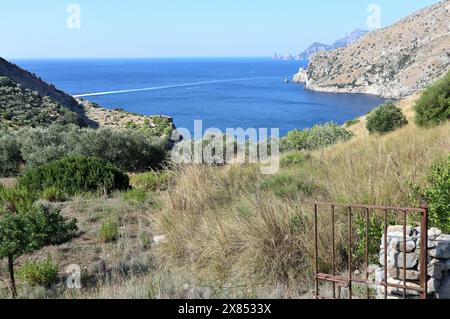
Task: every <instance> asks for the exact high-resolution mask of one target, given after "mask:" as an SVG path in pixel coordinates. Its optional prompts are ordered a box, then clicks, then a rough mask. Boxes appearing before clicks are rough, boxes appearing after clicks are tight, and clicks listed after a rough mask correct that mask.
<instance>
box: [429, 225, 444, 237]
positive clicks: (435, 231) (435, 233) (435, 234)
mask: <svg viewBox="0 0 450 319" xmlns="http://www.w3.org/2000/svg"><path fill="white" fill-rule="evenodd" d="M440 235H442V230H440V229H439V228H436V227H433V228H430V229H429V230H428V238H429V239H431V240H434V239H436V238H438V237H439V236H440Z"/></svg>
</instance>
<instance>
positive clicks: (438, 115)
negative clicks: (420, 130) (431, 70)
mask: <svg viewBox="0 0 450 319" xmlns="http://www.w3.org/2000/svg"><path fill="white" fill-rule="evenodd" d="M415 110H416V123H417V125H419V126H422V127H430V126H436V125H439V124H441V123H443V122H445V121H448V120H449V119H450V72H448V73H447V74H446V75H445V77H444V78H443V79H441V80H439V81H437V82H436V83H434V84H432V85H431V86H429V87H428V88H427V89H426V90H425V91H424V93H423V94H422V96H421V97H420V99H419V100H418V101H417V103H416V106H415Z"/></svg>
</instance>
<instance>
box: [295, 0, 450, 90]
mask: <svg viewBox="0 0 450 319" xmlns="http://www.w3.org/2000/svg"><path fill="white" fill-rule="evenodd" d="M449 69H450V0H445V1H442V2H440V3H438V4H435V5H433V6H430V7H427V8H425V9H422V10H420V11H418V12H417V13H415V14H413V15H411V16H409V17H407V18H405V19H403V20H401V21H400V22H398V23H396V24H394V25H392V26H390V27H387V28H385V29H381V30H378V31H375V32H372V33H370V34H368V35H366V36H364V37H363V38H361V39H360V40H358V41H356V42H354V43H352V44H350V45H349V46H347V47H346V48H342V49H338V50H334V51H330V52H320V53H317V54H316V55H314V56H313V57H312V58H311V62H310V65H309V67H308V70H307V71H306V72H305V73H304V74H302V76H297V77H296V78H297V79H298V80H300V81H301V82H305V83H306V87H307V88H308V89H311V90H316V91H324V92H345V93H367V94H375V95H380V96H383V97H386V98H400V97H404V96H408V95H411V94H413V93H415V92H417V91H419V90H421V89H423V88H424V87H425V86H426V85H428V84H429V83H431V82H433V81H435V80H436V79H438V78H440V77H441V76H442V75H443V74H445V73H446V72H447V71H448V70H449Z"/></svg>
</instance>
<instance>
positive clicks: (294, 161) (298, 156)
mask: <svg viewBox="0 0 450 319" xmlns="http://www.w3.org/2000/svg"><path fill="white" fill-rule="evenodd" d="M308 158H309V156H308V155H306V154H304V153H302V152H298V151H294V152H289V153H287V154H284V155H283V157H282V158H281V160H280V165H281V167H288V166H295V165H301V164H303V163H305V162H306V161H307V160H308Z"/></svg>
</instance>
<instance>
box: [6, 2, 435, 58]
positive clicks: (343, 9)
mask: <svg viewBox="0 0 450 319" xmlns="http://www.w3.org/2000/svg"><path fill="white" fill-rule="evenodd" d="M436 2H438V0H395V1H392V0H340V1H336V0H313V1H302V0H71V1H65V0H39V1H36V0H15V1H2V4H1V6H0V7H1V8H0V56H3V57H6V58H95V57H206V56H220V57H226V56H271V55H272V54H273V53H275V52H278V53H287V52H291V53H292V54H297V53H299V52H301V51H302V50H303V49H304V48H305V47H307V46H308V45H309V44H311V43H312V42H315V41H319V42H325V43H332V42H334V40H336V39H338V38H340V37H342V36H343V35H344V34H345V33H347V32H349V31H351V30H353V29H355V28H364V29H367V27H366V20H367V17H368V16H369V14H368V13H367V7H368V6H369V4H377V5H379V7H380V8H381V23H382V26H386V25H389V24H391V23H393V22H395V21H397V20H399V19H401V18H402V17H404V16H406V15H408V14H409V13H412V12H414V11H416V10H418V9H420V8H422V7H425V6H427V5H430V4H433V3H436ZM70 4H78V5H79V7H80V9H81V20H80V21H81V28H80V29H70V28H68V27H67V23H66V21H67V18H68V16H69V14H68V13H67V12H66V9H67V7H68V5H70Z"/></svg>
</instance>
